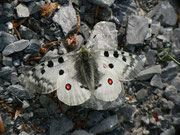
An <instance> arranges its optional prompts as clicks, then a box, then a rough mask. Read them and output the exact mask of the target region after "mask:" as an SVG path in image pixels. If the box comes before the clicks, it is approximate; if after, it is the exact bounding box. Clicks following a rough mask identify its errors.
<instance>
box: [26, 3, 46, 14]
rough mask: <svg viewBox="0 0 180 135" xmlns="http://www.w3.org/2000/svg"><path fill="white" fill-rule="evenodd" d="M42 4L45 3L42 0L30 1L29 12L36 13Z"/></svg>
mask: <svg viewBox="0 0 180 135" xmlns="http://www.w3.org/2000/svg"><path fill="white" fill-rule="evenodd" d="M44 4H45V2H44V1H39V2H35V1H33V2H31V3H30V4H29V6H28V9H29V12H30V14H34V13H37V12H38V11H40V10H41V9H42V8H43V6H44Z"/></svg>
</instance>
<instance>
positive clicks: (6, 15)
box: [0, 2, 14, 25]
mask: <svg viewBox="0 0 180 135" xmlns="http://www.w3.org/2000/svg"><path fill="white" fill-rule="evenodd" d="M13 16H14V9H13V7H12V5H11V4H10V3H6V2H4V3H1V5H0V23H2V24H3V23H6V22H8V21H12V18H13ZM2 24H1V25H2Z"/></svg>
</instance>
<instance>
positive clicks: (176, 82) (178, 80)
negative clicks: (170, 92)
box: [171, 75, 180, 92]
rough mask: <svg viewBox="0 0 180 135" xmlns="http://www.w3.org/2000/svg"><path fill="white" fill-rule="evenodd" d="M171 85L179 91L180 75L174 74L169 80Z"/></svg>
mask: <svg viewBox="0 0 180 135" xmlns="http://www.w3.org/2000/svg"><path fill="white" fill-rule="evenodd" d="M171 85H173V86H174V87H176V89H177V90H178V91H179V92H180V87H179V86H180V75H178V76H176V77H175V78H174V79H173V80H172V81H171Z"/></svg>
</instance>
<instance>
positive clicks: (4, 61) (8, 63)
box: [3, 56, 13, 67]
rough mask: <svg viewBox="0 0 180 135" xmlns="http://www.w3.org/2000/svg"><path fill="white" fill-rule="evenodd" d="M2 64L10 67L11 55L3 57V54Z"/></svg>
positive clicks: (11, 63)
mask: <svg viewBox="0 0 180 135" xmlns="http://www.w3.org/2000/svg"><path fill="white" fill-rule="evenodd" d="M3 65H4V66H10V67H11V66H12V65H13V62H12V57H5V56H3Z"/></svg>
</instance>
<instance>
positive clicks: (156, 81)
mask: <svg viewBox="0 0 180 135" xmlns="http://www.w3.org/2000/svg"><path fill="white" fill-rule="evenodd" d="M150 84H151V86H154V87H157V88H160V89H162V88H163V83H162V79H161V76H160V75H154V76H153V78H152V79H151V82H150Z"/></svg>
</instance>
